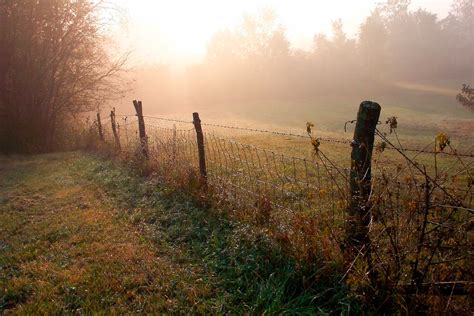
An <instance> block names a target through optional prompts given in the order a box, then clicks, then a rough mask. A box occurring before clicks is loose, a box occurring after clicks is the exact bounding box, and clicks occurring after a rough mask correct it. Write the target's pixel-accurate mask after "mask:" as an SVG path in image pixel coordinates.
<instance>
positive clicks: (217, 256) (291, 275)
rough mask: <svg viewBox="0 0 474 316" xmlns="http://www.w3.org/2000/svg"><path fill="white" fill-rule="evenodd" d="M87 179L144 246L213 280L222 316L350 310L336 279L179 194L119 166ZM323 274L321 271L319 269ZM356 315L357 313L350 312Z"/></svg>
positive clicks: (102, 165) (95, 169)
mask: <svg viewBox="0 0 474 316" xmlns="http://www.w3.org/2000/svg"><path fill="white" fill-rule="evenodd" d="M85 167H86V168H85V170H86V173H87V174H88V176H89V177H90V179H92V180H93V181H95V182H96V183H98V184H99V185H100V186H103V187H104V188H106V190H107V192H108V193H109V195H112V196H113V197H114V198H113V199H114V201H115V202H116V203H118V204H119V205H121V208H122V209H129V210H130V211H129V212H128V213H127V214H128V215H127V216H129V217H130V218H131V219H132V220H133V221H134V222H135V223H139V225H141V226H142V227H143V229H144V230H145V231H147V235H148V237H149V238H152V239H153V240H154V241H155V242H156V243H162V242H163V240H165V241H166V243H169V244H170V245H172V247H178V248H183V249H185V250H186V253H188V254H189V255H190V256H191V257H192V258H194V259H190V260H196V261H198V262H199V263H200V264H203V265H204V266H205V268H206V270H207V271H208V273H210V274H211V275H215V276H216V277H217V280H218V284H219V287H220V288H222V289H223V290H222V292H221V293H219V295H220V296H222V302H223V303H222V304H223V305H222V310H221V311H222V312H224V311H225V312H235V313H252V314H261V313H264V312H266V313H271V314H280V313H285V314H315V313H321V314H326V313H333V312H337V313H344V312H345V311H349V310H350V301H349V299H348V297H347V292H346V289H345V288H344V286H343V285H341V284H339V283H338V281H339V280H340V277H341V276H340V275H333V276H330V277H327V276H326V277H324V278H322V277H321V275H320V274H319V273H318V272H319V271H318V267H317V265H315V266H301V264H299V263H298V262H296V261H295V260H293V259H292V258H290V257H289V256H286V255H285V254H284V253H283V251H282V250H281V249H280V248H279V246H278V245H277V244H276V243H274V242H272V241H271V240H270V239H269V238H268V237H266V234H265V232H263V231H259V230H258V229H256V228H255V227H251V226H249V225H246V224H242V223H237V222H234V221H231V220H229V219H228V218H227V217H226V216H225V214H222V213H215V212H212V210H209V209H206V208H204V207H197V206H196V202H195V201H193V200H192V199H191V198H189V196H186V195H185V194H183V193H180V192H176V191H173V190H170V189H167V188H165V187H160V186H159V185H158V184H157V183H155V182H154V181H153V180H149V181H147V180H146V179H143V178H140V177H136V176H134V175H133V172H132V173H130V172H127V171H124V169H123V166H122V165H117V163H114V162H109V161H102V160H94V159H93V160H90V162H87V163H85ZM319 268H320V269H322V268H324V267H319ZM353 308H354V307H353Z"/></svg>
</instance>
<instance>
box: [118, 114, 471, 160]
mask: <svg viewBox="0 0 474 316" xmlns="http://www.w3.org/2000/svg"><path fill="white" fill-rule="evenodd" d="M116 116H117V117H132V116H136V115H116ZM144 118H148V119H154V120H160V121H167V122H175V123H184V124H194V122H193V121H186V120H180V119H170V118H164V117H156V116H144ZM109 121H110V120H109ZM348 122H350V123H352V122H353V121H348ZM348 122H346V125H347V123H348ZM130 124H132V123H130ZM147 124H148V125H150V123H147ZM201 125H202V126H209V127H217V128H224V129H232V130H240V131H247V132H257V133H265V134H272V135H277V136H286V137H294V138H300V139H311V136H309V135H303V134H296V133H290V132H279V131H272V130H267V129H258V128H248V127H242V126H231V125H224V124H213V123H203V122H201ZM190 130H192V129H190ZM377 136H379V135H377ZM316 138H317V139H318V140H320V141H323V142H329V143H337V144H348V145H352V144H353V140H350V139H337V138H328V137H316ZM386 149H387V150H394V151H404V152H414V153H421V154H440V155H445V156H458V157H465V158H474V153H468V152H466V153H457V152H445V151H433V150H420V149H416V148H409V147H396V146H395V147H387V148H386Z"/></svg>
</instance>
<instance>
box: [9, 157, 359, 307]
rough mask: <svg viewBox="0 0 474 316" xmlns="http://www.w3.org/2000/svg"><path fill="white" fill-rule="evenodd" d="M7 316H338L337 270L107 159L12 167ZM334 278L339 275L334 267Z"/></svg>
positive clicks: (342, 298)
mask: <svg viewBox="0 0 474 316" xmlns="http://www.w3.org/2000/svg"><path fill="white" fill-rule="evenodd" d="M0 173H1V179H2V180H1V187H0V192H1V196H2V199H1V201H0V213H1V215H2V217H3V220H2V222H1V223H0V228H1V229H0V266H1V270H0V288H1V289H2V291H1V293H0V310H1V311H2V312H14V313H17V314H38V313H39V314H58V313H68V312H73V313H74V312H75V313H86V314H87V313H193V314H222V313H230V314H263V313H266V314H333V313H337V314H341V313H343V314H344V313H349V312H353V311H354V310H357V306H356V305H354V304H353V303H351V301H350V299H349V298H348V292H347V291H346V289H345V287H344V285H341V284H339V282H338V281H339V280H340V278H341V275H338V274H337V273H335V274H333V275H328V273H326V274H325V273H324V271H329V270H327V269H328V266H330V264H327V263H323V262H314V263H313V264H311V265H310V264H302V263H299V262H297V261H295V260H294V259H292V258H290V257H289V256H287V255H285V253H284V251H282V250H281V249H280V248H279V246H278V245H277V244H276V243H275V242H273V241H272V240H271V239H270V238H268V237H266V236H267V235H266V234H265V231H264V230H263V229H258V228H255V227H252V226H250V225H246V224H243V223H237V222H234V221H232V220H230V219H228V218H227V217H226V216H225V215H223V214H219V213H218V212H216V211H213V210H212V209H207V208H206V207H202V206H199V203H198V201H195V200H193V199H192V198H190V197H189V196H187V195H186V194H184V193H182V192H176V191H172V190H170V189H167V188H165V187H162V186H160V185H159V184H158V183H157V180H156V179H153V178H143V177H140V176H137V175H135V174H136V173H135V172H134V171H132V170H130V169H129V168H128V167H126V166H125V165H124V164H123V163H119V162H114V161H110V160H106V159H103V158H100V157H98V156H94V155H90V154H83V153H67V154H53V155H43V156H35V157H31V158H22V159H16V160H12V159H3V160H2V167H0ZM331 271H337V269H332V270H331Z"/></svg>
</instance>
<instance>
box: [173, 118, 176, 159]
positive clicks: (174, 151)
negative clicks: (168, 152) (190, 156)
mask: <svg viewBox="0 0 474 316" xmlns="http://www.w3.org/2000/svg"><path fill="white" fill-rule="evenodd" d="M173 161H176V124H173Z"/></svg>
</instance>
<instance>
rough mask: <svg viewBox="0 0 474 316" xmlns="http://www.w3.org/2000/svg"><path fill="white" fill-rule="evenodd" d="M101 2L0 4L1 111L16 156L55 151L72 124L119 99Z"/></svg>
mask: <svg viewBox="0 0 474 316" xmlns="http://www.w3.org/2000/svg"><path fill="white" fill-rule="evenodd" d="M104 7H105V3H104V2H103V1H89V0H41V1H38V0H16V1H0V21H1V27H0V57H1V58H0V59H1V63H0V66H1V71H0V105H1V107H3V108H4V112H5V115H6V124H7V128H6V130H7V137H6V138H5V141H4V142H5V143H2V144H1V146H2V147H4V148H9V149H10V150H16V151H47V150H51V149H53V147H54V146H55V143H56V142H57V140H58V137H60V136H61V131H62V130H63V129H64V127H65V126H67V125H68V124H74V122H73V121H72V119H73V118H74V117H77V116H78V115H81V114H82V113H85V112H87V111H91V110H94V109H97V108H98V107H100V106H101V105H102V104H103V103H104V101H106V100H108V99H111V98H116V97H120V96H121V92H122V85H121V81H120V79H119V74H120V73H121V71H122V70H123V65H124V62H125V59H126V58H125V57H120V58H118V59H117V60H113V59H112V58H111V57H110V53H109V51H107V50H106V44H108V42H107V37H106V36H105V34H104V33H105V31H106V28H105V27H106V25H105V22H103V20H102V19H101V17H103V15H101V10H102V9H103V8H104Z"/></svg>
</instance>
